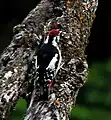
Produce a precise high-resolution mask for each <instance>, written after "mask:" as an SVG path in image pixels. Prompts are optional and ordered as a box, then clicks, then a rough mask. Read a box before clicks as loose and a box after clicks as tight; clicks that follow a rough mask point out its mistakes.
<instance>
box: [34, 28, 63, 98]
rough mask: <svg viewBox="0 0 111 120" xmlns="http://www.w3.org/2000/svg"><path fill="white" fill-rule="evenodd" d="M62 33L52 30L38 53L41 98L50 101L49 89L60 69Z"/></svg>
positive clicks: (38, 79)
mask: <svg viewBox="0 0 111 120" xmlns="http://www.w3.org/2000/svg"><path fill="white" fill-rule="evenodd" d="M59 39H60V31H59V30H58V29H52V30H51V31H49V33H48V35H47V38H46V39H45V41H44V43H43V44H42V45H41V47H40V49H39V50H38V53H37V63H36V65H37V73H38V78H37V81H38V82H39V84H40V98H41V99H45V100H46V99H48V95H49V94H48V93H49V89H50V87H51V86H52V84H53V82H54V79H55V76H56V74H57V72H58V70H59V69H60V63H61V52H60V49H59V46H58V42H59Z"/></svg>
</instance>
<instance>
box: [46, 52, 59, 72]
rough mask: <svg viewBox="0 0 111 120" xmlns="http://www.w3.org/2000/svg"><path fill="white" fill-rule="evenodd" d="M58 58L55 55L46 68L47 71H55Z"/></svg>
mask: <svg viewBox="0 0 111 120" xmlns="http://www.w3.org/2000/svg"><path fill="white" fill-rule="evenodd" d="M57 57H58V54H55V56H54V57H53V58H52V60H51V62H50V63H49V65H48V67H47V68H46V70H47V69H52V70H55V64H56V62H57V61H58V59H57Z"/></svg>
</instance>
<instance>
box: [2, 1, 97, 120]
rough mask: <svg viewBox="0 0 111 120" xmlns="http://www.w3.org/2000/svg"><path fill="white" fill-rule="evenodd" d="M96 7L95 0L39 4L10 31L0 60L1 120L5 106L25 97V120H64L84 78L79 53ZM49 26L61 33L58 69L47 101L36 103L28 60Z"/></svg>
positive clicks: (82, 58)
mask: <svg viewBox="0 0 111 120" xmlns="http://www.w3.org/2000/svg"><path fill="white" fill-rule="evenodd" d="M97 3H98V1H96V0H95V1H94V0H89V1H87V2H86V3H85V2H84V3H83V1H79V2H78V0H75V1H73V0H72V1H71V0H66V1H64V0H54V1H51V0H42V1H41V2H40V3H39V4H38V5H37V7H36V8H35V9H33V10H32V11H31V12H30V13H29V15H28V16H27V17H26V18H25V19H24V20H23V22H22V23H21V24H20V25H18V26H15V27H14V36H13V40H12V41H11V43H10V45H9V46H8V47H7V48H6V49H5V50H4V52H3V53H2V55H1V58H0V118H1V119H8V116H9V114H10V112H11V110H12V109H11V108H13V107H14V105H15V104H16V102H17V100H18V99H19V98H20V97H21V96H23V95H27V96H28V97H27V96H25V98H26V99H28V101H29V102H30V104H29V107H28V110H27V113H26V116H25V118H24V119H25V120H34V119H36V120H40V119H42V120H46V119H47V120H48V119H50V120H55V119H56V120H61V119H64V120H68V119H69V114H70V111H71V106H72V105H75V101H76V96H77V93H78V91H79V89H80V88H81V87H82V86H83V84H84V83H85V80H86V77H87V69H88V65H87V62H86V56H85V53H84V52H85V47H86V46H87V43H88V41H87V39H88V36H89V35H90V28H91V26H92V22H93V20H94V18H95V11H96V9H97ZM61 9H62V12H61ZM60 13H61V14H60ZM53 23H57V24H59V25H60V27H61V30H62V31H63V33H62V38H61V43H60V48H61V51H62V58H63V61H62V63H63V66H62V69H60V71H59V73H58V76H57V78H56V83H55V84H54V87H53V88H52V89H51V91H50V92H51V94H50V96H49V101H39V94H40V93H39V92H40V91H39V84H38V85H37V86H36V88H35V89H34V88H33V85H32V83H33V82H34V80H35V79H36V77H37V76H36V71H35V65H34V64H32V60H34V54H35V53H36V51H37V46H38V45H39V43H40V40H39V37H40V36H44V35H45V34H46V33H47V31H48V30H50V29H51V25H52V24H53ZM30 88H31V89H30ZM30 93H31V94H30ZM30 95H31V98H30ZM30 99H31V100H30Z"/></svg>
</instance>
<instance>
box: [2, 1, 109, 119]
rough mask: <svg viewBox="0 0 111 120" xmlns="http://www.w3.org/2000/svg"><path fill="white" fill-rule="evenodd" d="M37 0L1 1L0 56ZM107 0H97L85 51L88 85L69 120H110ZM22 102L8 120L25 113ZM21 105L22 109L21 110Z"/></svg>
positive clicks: (80, 93)
mask: <svg viewBox="0 0 111 120" xmlns="http://www.w3.org/2000/svg"><path fill="white" fill-rule="evenodd" d="M38 2H39V0H38V1H37V0H1V1H0V53H1V52H2V51H3V49H4V48H5V47H6V46H7V45H9V43H10V41H11V39H12V29H13V27H14V26H15V25H17V24H20V23H21V22H22V20H23V19H24V18H25V17H26V16H27V14H28V13H29V12H30V10H32V9H33V8H34V7H35V6H36V4H37V3H38ZM106 2H107V3H108V1H106V0H99V6H98V9H97V11H96V18H95V20H94V23H93V26H92V29H91V35H90V37H89V45H88V47H87V48H86V54H87V55H88V57H87V61H88V63H89V71H90V72H89V77H88V80H89V81H88V82H87V83H86V84H85V86H84V87H83V88H81V90H80V92H79V95H78V98H77V106H76V108H75V109H74V110H73V111H72V114H71V116H72V120H73V119H74V120H96V119H97V120H98V119H101V120H111V115H110V113H111V102H110V101H111V94H110V92H111V90H110V86H111V82H110V81H111V80H110V79H111V75H110V73H111V60H110V55H111V47H110V46H111V35H110V34H111V32H110V26H111V22H110V20H111V14H110V11H109V9H110V8H108V7H107V8H106ZM24 104H25V103H24V101H23V100H21V102H20V103H19V104H18V105H17V106H18V107H17V110H16V111H15V112H14V113H13V117H11V120H15V119H16V120H20V118H18V119H17V116H19V117H20V115H22V113H24V112H25V109H26V108H25V107H23V105H24ZM21 106H22V107H21Z"/></svg>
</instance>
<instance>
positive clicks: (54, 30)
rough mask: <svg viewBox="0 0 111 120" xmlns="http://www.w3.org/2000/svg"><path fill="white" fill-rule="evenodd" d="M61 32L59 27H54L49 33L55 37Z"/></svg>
mask: <svg viewBox="0 0 111 120" xmlns="http://www.w3.org/2000/svg"><path fill="white" fill-rule="evenodd" d="M59 33H60V30H59V29H52V30H50V31H49V33H48V34H49V35H50V36H52V37H55V36H57V35H58V34H59Z"/></svg>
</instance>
